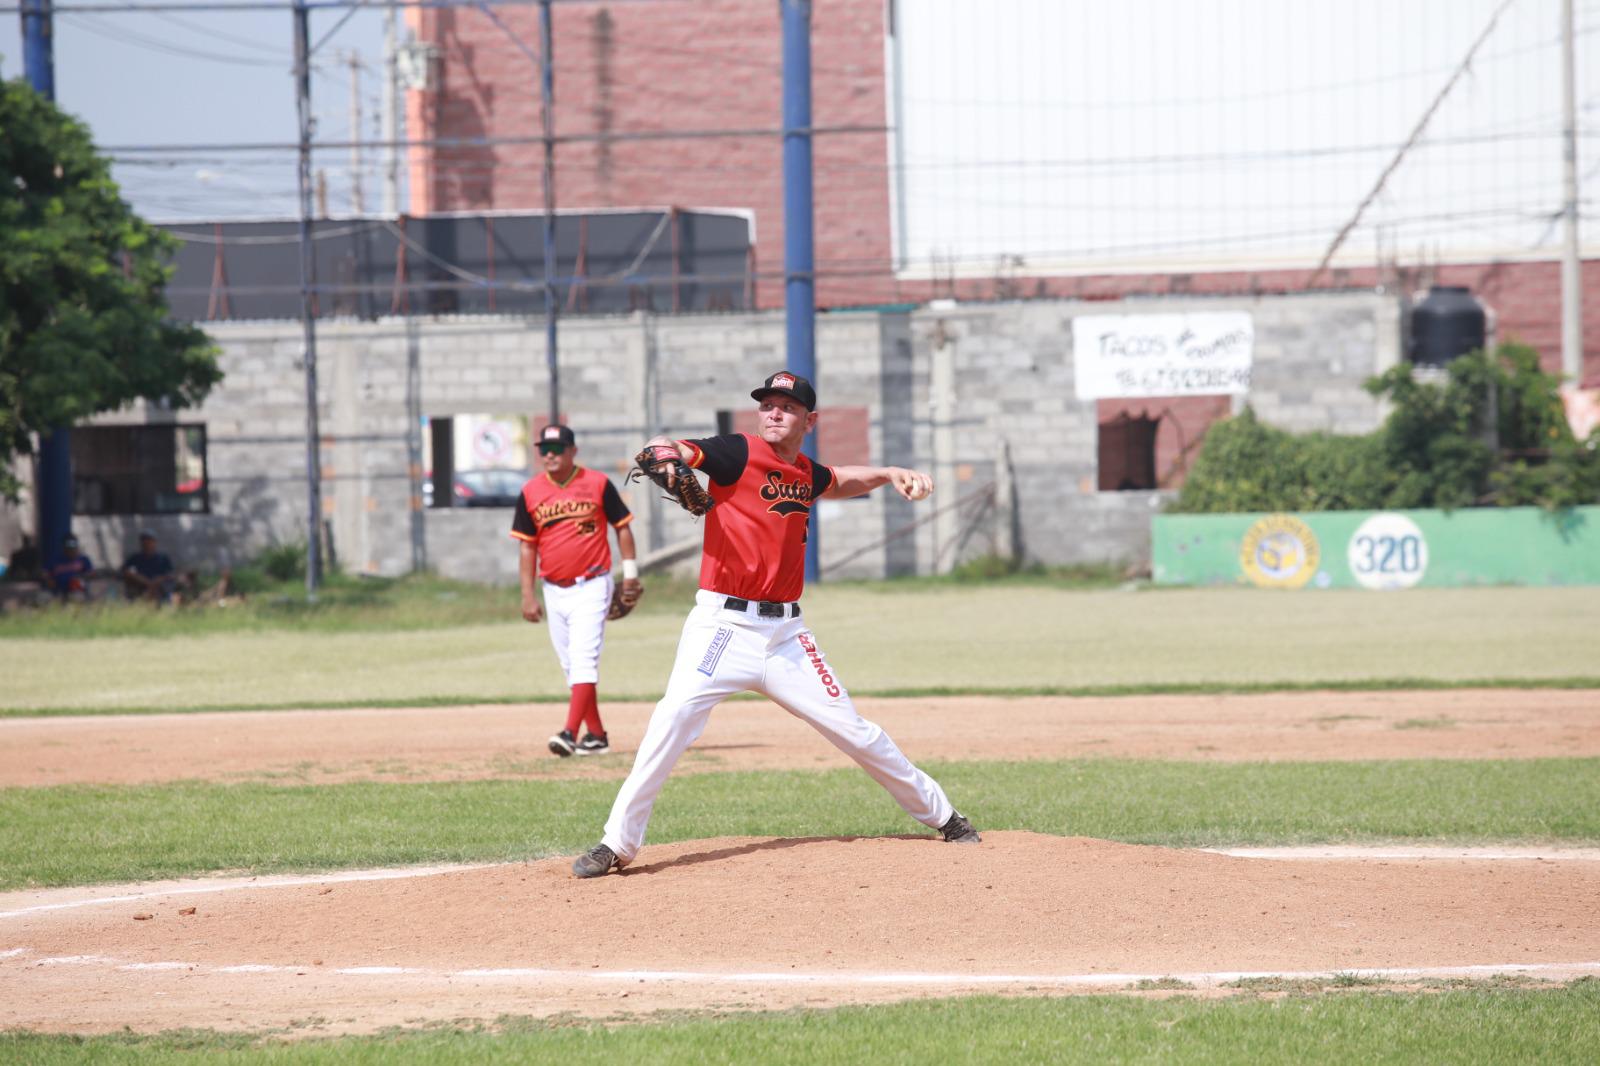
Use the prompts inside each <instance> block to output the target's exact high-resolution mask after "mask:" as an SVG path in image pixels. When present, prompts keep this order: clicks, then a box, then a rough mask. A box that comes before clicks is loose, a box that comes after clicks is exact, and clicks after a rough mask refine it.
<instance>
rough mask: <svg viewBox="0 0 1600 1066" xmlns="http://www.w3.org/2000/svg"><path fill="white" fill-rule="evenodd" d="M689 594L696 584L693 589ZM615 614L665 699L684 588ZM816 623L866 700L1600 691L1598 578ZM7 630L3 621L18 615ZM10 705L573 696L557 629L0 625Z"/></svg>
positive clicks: (1152, 594)
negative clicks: (1266, 691)
mask: <svg viewBox="0 0 1600 1066" xmlns="http://www.w3.org/2000/svg"><path fill="white" fill-rule="evenodd" d="M679 594H680V595H681V592H680V593H679ZM670 606H671V605H670V604H669V603H663V602H662V598H661V597H657V598H656V599H655V600H654V601H653V603H652V611H651V612H650V613H646V614H644V615H642V616H637V617H633V618H629V619H626V620H625V621H622V622H619V623H616V624H614V625H612V626H611V627H609V628H608V630H607V634H606V648H605V655H604V659H603V662H602V671H603V673H602V677H603V683H604V686H605V692H606V694H607V696H608V697H609V698H624V697H635V698H641V699H650V700H653V699H655V698H656V696H657V695H658V694H659V693H660V691H661V687H662V685H663V684H664V683H665V680H666V677H667V674H668V673H669V671H670V669H671V665H672V660H673V656H674V653H675V650H676V647H677V641H678V633H679V629H680V627H681V624H682V616H683V614H684V613H686V611H687V609H688V600H687V599H685V600H684V602H683V603H682V604H681V605H680V608H679V609H676V610H674V609H669V608H670ZM805 610H806V617H807V618H808V619H810V620H811V622H812V624H813V625H814V626H815V627H816V630H817V632H818V634H819V636H820V637H821V643H822V646H823V648H824V649H825V651H826V652H827V653H828V657H829V660H830V662H831V663H832V664H833V665H834V667H835V668H836V670H837V672H838V674H839V676H840V677H842V678H843V679H844V680H845V681H846V683H847V684H848V685H849V686H850V688H851V690H852V691H854V692H855V693H857V694H859V695H871V694H879V693H881V694H885V695H888V694H905V693H926V692H936V691H949V692H1030V691H1037V692H1066V691H1112V692H1137V691H1183V690H1196V689H1198V690H1205V689H1217V688H1271V687H1275V686H1289V687H1305V686H1309V685H1319V684H1338V685H1352V684H1355V685H1362V684H1372V683H1373V682H1374V681H1380V682H1382V683H1383V684H1386V685H1399V684H1411V685H1456V684H1462V683H1468V682H1473V681H1479V682H1495V683H1516V682H1534V683H1562V684H1574V685H1582V686H1586V687H1587V686H1595V687H1600V666H1597V665H1596V660H1595V656H1594V648H1593V638H1592V634H1594V633H1595V632H1600V596H1597V595H1596V594H1595V592H1594V590H1592V589H1526V588H1493V589H1412V590H1408V591H1405V592H1397V593H1372V592H1365V591H1327V592H1308V593H1281V592H1269V591H1261V590H1255V589H1232V588H1230V589H1171V590H1166V589H1145V590H1139V591H1133V590H1121V589H1112V590H1099V591H1072V590H1062V589H1056V588H1049V587H1039V586H1026V585H1020V586H1014V585H997V586H977V587H967V586H951V585H944V584H915V583H908V584H903V585H902V584H899V583H894V582H889V583H883V584H875V585H839V586H822V587H820V588H817V589H815V590H813V591H811V592H809V593H808V594H807V596H806V598H805ZM0 632H4V631H3V630H0ZM0 676H3V677H4V678H5V686H4V692H3V694H0V714H5V713H10V714H18V713H23V714H26V713H38V712H41V711H57V712H60V711H63V710H81V711H88V712H95V711H116V710H129V709H139V710H150V709H156V710H193V709H210V708H237V707H277V706H305V707H311V706H351V705H363V704H389V705H395V704H407V703H416V702H422V703H439V702H472V701H480V700H481V701H493V702H504V701H512V700H528V699H560V698H564V693H565V686H564V684H563V681H562V678H561V675H560V671H559V669H558V668H557V665H556V659H555V654H554V653H553V652H552V651H551V649H550V647H549V643H548V637H547V636H546V634H545V630H544V628H543V627H542V626H540V627H535V626H530V625H528V624H526V623H524V622H521V621H520V620H509V619H508V620H507V621H506V622H503V623H494V624H480V625H467V626H463V625H454V626H450V627H448V628H438V629H417V628H414V627H410V625H409V623H408V625H407V626H401V627H399V628H396V629H393V630H380V631H374V630H368V629H359V630H348V629H339V628H332V629H327V628H320V627H318V628H310V629H303V630H302V629H283V628H274V629H267V630H263V631H244V632H205V633H195V634H193V635H183V636H176V637H175V636H172V635H170V634H168V635H163V636H152V637H134V636H126V637H114V638H110V637H108V638H104V639H98V640H93V641H86V640H79V639H68V638H62V637H38V636H19V635H11V636H7V637H5V639H0Z"/></svg>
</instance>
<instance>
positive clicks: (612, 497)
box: [600, 478, 631, 525]
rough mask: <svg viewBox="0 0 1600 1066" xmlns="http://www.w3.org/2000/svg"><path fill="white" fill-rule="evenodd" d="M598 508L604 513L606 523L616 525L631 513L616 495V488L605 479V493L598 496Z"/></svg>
mask: <svg viewBox="0 0 1600 1066" xmlns="http://www.w3.org/2000/svg"><path fill="white" fill-rule="evenodd" d="M600 507H601V509H602V510H604V511H605V513H606V521H607V522H610V523H611V524H612V525H616V524H617V523H618V522H621V521H622V520H623V519H625V518H627V517H628V515H629V514H630V513H631V512H630V511H629V510H628V505H627V504H625V503H623V502H622V497H621V496H619V495H618V494H617V487H616V486H615V485H613V484H612V483H611V479H610V478H606V488H605V491H604V492H602V493H601V494H600Z"/></svg>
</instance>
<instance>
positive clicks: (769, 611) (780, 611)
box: [722, 596, 800, 618]
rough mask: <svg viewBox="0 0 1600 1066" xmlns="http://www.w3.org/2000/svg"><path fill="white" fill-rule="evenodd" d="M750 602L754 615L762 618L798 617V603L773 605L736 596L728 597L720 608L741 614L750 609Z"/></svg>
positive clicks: (764, 601)
mask: <svg viewBox="0 0 1600 1066" xmlns="http://www.w3.org/2000/svg"><path fill="white" fill-rule="evenodd" d="M752 602H753V603H754V604H755V608H756V614H757V615H759V616H760V617H762V618H799V617H800V605H799V604H798V603H773V602H772V601H771V600H755V601H751V600H741V599H740V598H739V597H737V596H729V597H728V598H727V599H725V600H723V601H722V606H723V607H725V608H727V609H728V610H730V611H739V612H741V613H743V612H745V611H748V610H749V609H750V605H751V603H752Z"/></svg>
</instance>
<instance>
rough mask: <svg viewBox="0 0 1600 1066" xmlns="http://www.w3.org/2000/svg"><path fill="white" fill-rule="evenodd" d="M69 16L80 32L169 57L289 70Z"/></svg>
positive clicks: (89, 17)
mask: <svg viewBox="0 0 1600 1066" xmlns="http://www.w3.org/2000/svg"><path fill="white" fill-rule="evenodd" d="M56 10H57V11H58V12H59V11H60V9H59V8H57V9H56ZM67 15H68V25H71V26H76V27H77V28H78V29H80V30H86V31H88V32H89V33H92V34H94V35H95V36H96V37H104V38H106V39H107V40H112V41H119V42H124V43H126V42H129V41H131V42H133V43H134V44H137V45H140V46H141V47H144V48H149V49H152V50H154V51H157V52H165V53H166V54H168V55H174V56H184V57H186V58H189V59H201V60H205V61H206V62H208V63H225V64H227V65H229V66H246V67H271V68H281V69H287V67H288V62H287V60H285V61H284V62H282V63H277V62H273V61H272V60H270V59H257V58H255V57H254V56H235V55H222V54H219V53H217V52H202V51H200V50H198V49H195V48H185V47H184V46H183V45H179V44H173V43H171V42H170V41H160V40H156V39H155V38H152V37H145V36H142V35H140V34H137V33H134V32H133V31H131V30H128V29H124V28H122V27H120V26H119V27H117V28H116V29H112V28H111V27H109V26H105V25H102V24H101V23H100V22H99V21H98V19H97V18H96V16H94V15H84V14H80V13H75V12H68V13H67ZM91 20H93V21H91Z"/></svg>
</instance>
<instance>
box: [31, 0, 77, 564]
mask: <svg viewBox="0 0 1600 1066" xmlns="http://www.w3.org/2000/svg"><path fill="white" fill-rule="evenodd" d="M51 6H52V4H51V0H22V11H21V13H20V14H21V18H22V68H23V73H24V75H25V76H26V77H27V79H28V84H29V85H31V86H33V90H34V92H36V93H38V94H39V95H40V96H42V97H44V98H45V99H46V100H52V101H53V100H55V98H56V64H55V21H54V16H53V12H52V10H51ZM35 470H36V473H35V479H36V480H35V482H34V502H35V505H36V506H37V508H38V510H37V512H36V513H37V516H38V520H37V521H38V526H37V529H36V530H35V534H36V536H37V538H38V541H37V543H38V546H39V558H40V559H41V560H42V561H43V562H44V563H45V564H46V565H48V564H49V563H50V562H51V561H52V560H54V559H56V558H57V557H59V556H60V554H61V542H62V541H63V540H65V539H66V537H67V534H68V533H70V532H72V429H71V427H70V426H55V427H52V428H51V429H49V430H47V431H45V432H42V433H40V434H39V463H38V466H37V467H36V468H35Z"/></svg>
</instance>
